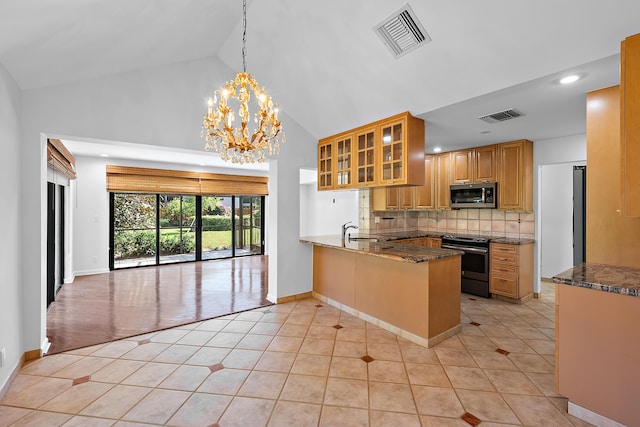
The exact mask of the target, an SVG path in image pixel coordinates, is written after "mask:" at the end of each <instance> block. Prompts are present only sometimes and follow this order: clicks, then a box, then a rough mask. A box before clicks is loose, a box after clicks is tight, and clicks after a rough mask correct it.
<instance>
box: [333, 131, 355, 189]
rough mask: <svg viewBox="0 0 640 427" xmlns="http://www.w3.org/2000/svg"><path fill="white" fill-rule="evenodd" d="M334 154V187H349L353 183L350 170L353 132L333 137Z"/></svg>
mask: <svg viewBox="0 0 640 427" xmlns="http://www.w3.org/2000/svg"><path fill="white" fill-rule="evenodd" d="M333 145H334V147H333V149H334V151H335V156H336V167H335V169H336V182H335V183H334V188H335V189H340V188H345V187H351V186H352V184H353V172H352V166H353V162H352V151H351V149H352V147H353V133H348V134H343V135H340V136H338V137H336V138H335V139H334V143H333Z"/></svg>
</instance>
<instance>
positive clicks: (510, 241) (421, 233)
mask: <svg viewBox="0 0 640 427" xmlns="http://www.w3.org/2000/svg"><path fill="white" fill-rule="evenodd" d="M445 235H451V236H457V235H464V236H469V234H457V233H445V232H443V231H426V230H410V231H392V232H388V233H386V232H376V233H373V234H372V236H373V237H379V238H380V239H381V240H382V239H385V240H387V241H393V240H402V239H417V238H420V237H442V236H445ZM483 237H488V238H489V241H490V242H493V243H503V244H506V245H526V244H528V243H534V242H535V239H529V238H517V237H490V236H483Z"/></svg>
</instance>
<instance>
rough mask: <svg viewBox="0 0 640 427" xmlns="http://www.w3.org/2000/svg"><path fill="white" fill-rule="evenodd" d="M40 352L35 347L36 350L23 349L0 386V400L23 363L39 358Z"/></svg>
mask: <svg viewBox="0 0 640 427" xmlns="http://www.w3.org/2000/svg"><path fill="white" fill-rule="evenodd" d="M47 342H48V341H47ZM40 352H41V350H40V349H36V350H29V351H25V352H24V353H22V356H20V359H19V360H18V363H17V364H16V366H14V368H13V370H12V371H11V374H10V375H9V377H8V378H7V381H6V382H5V383H4V385H3V386H2V387H0V400H2V399H4V396H5V394H7V391H9V388H10V387H11V384H12V383H13V381H14V380H15V379H16V377H17V376H18V374H19V373H20V369H22V367H23V366H24V365H25V363H27V362H30V361H32V360H37V359H40V357H41V353H40Z"/></svg>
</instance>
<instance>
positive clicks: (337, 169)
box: [318, 112, 425, 190]
mask: <svg viewBox="0 0 640 427" xmlns="http://www.w3.org/2000/svg"><path fill="white" fill-rule="evenodd" d="M424 144H425V140H424V120H422V119H418V118H415V117H413V116H411V114H409V113H408V112H407V113H402V114H398V115H395V116H393V117H389V118H387V119H384V120H380V121H377V122H374V123H370V124H367V125H364V126H361V127H359V128H356V129H353V130H350V131H348V132H344V133H341V134H339V135H336V136H332V137H328V138H324V139H321V140H320V141H318V190H333V189H339V188H357V187H368V186H395V185H424V182H425V177H424ZM354 162H355V164H354ZM354 176H355V179H354Z"/></svg>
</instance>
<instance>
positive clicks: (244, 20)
mask: <svg viewBox="0 0 640 427" xmlns="http://www.w3.org/2000/svg"><path fill="white" fill-rule="evenodd" d="M242 27H243V30H242V71H243V72H245V73H246V72H247V60H246V56H247V0H242Z"/></svg>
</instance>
